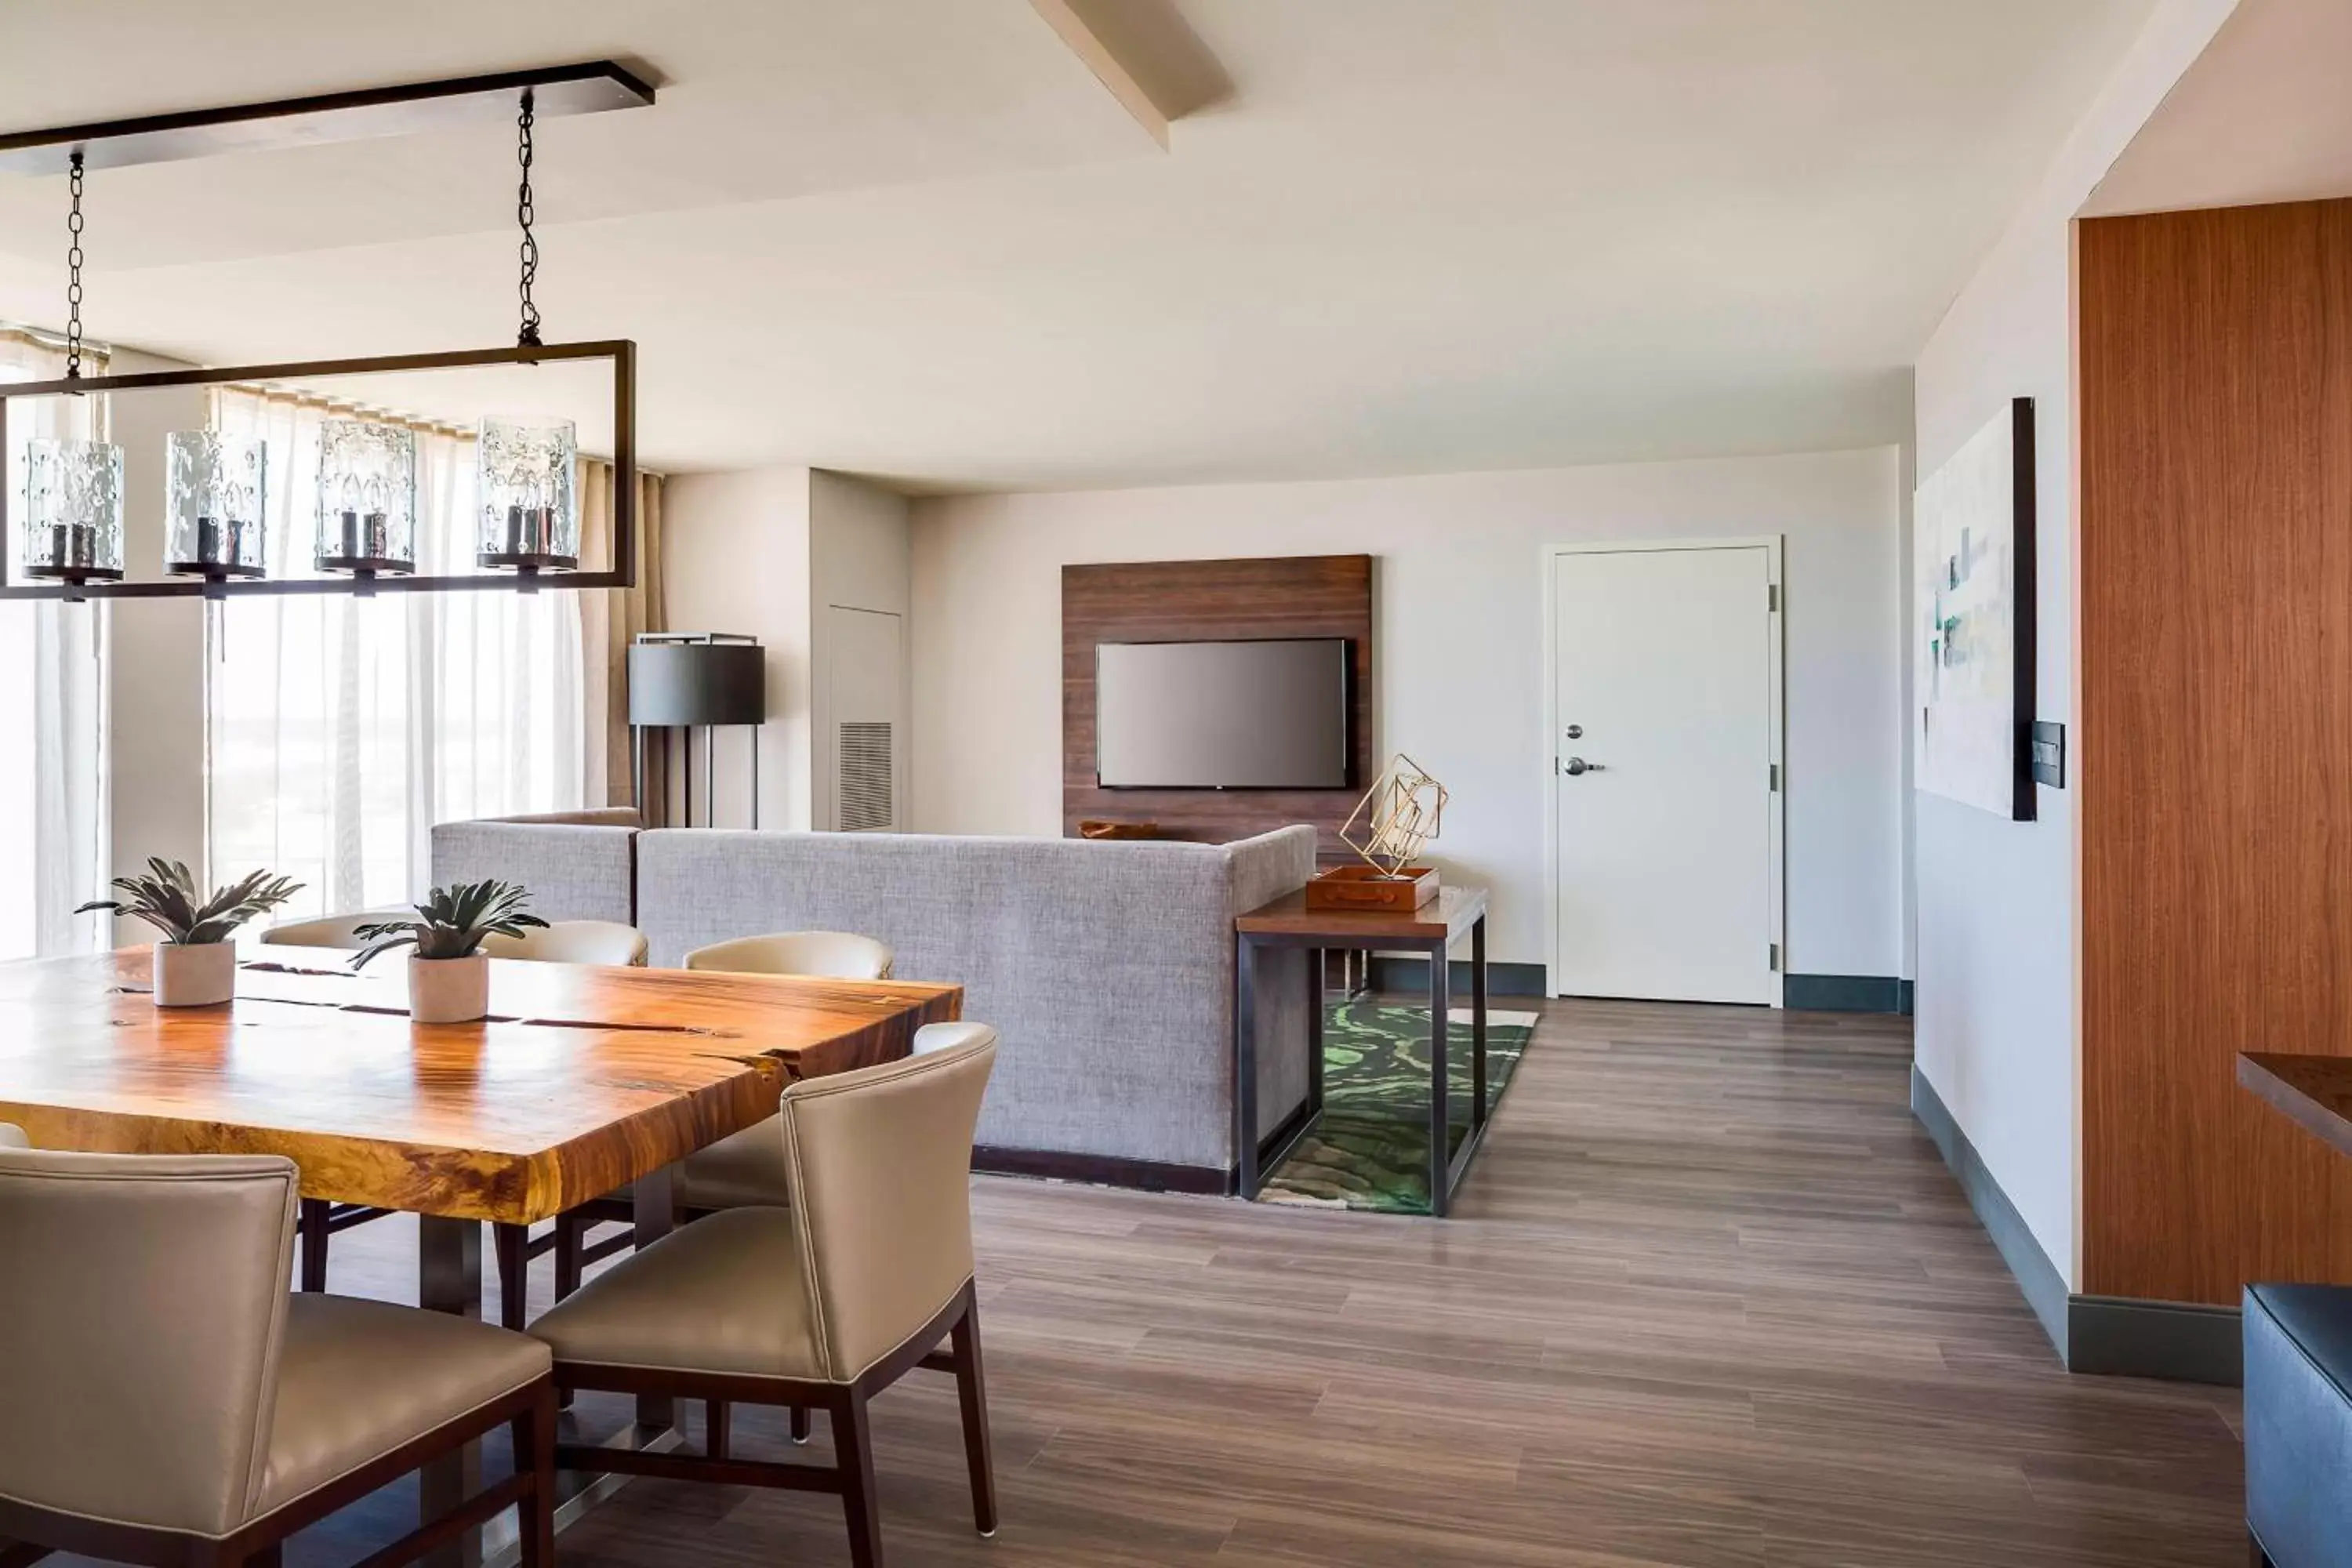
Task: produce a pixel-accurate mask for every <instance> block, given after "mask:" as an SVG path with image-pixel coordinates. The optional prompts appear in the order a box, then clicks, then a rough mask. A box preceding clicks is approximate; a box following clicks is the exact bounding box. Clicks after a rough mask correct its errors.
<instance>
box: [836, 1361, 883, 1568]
mask: <svg viewBox="0 0 2352 1568" xmlns="http://www.w3.org/2000/svg"><path fill="white" fill-rule="evenodd" d="M826 1414H827V1415H830V1416H831V1417H832V1418H833V1462H834V1465H835V1468H836V1469H837V1470H838V1471H839V1473H840V1476H841V1511H842V1512H843V1514H844V1515H845V1516H846V1518H847V1519H848V1521H849V1562H850V1568H882V1500H881V1498H880V1497H879V1496H878V1495H877V1493H876V1491H875V1489H874V1429H873V1426H872V1425H871V1424H870V1423H869V1422H868V1421H867V1419H866V1393H865V1391H864V1390H863V1389H859V1388H845V1389H843V1390H842V1391H841V1392H840V1394H837V1395H835V1398H834V1400H833V1401H832V1403H831V1405H830V1407H829V1408H828V1409H827V1411H826Z"/></svg>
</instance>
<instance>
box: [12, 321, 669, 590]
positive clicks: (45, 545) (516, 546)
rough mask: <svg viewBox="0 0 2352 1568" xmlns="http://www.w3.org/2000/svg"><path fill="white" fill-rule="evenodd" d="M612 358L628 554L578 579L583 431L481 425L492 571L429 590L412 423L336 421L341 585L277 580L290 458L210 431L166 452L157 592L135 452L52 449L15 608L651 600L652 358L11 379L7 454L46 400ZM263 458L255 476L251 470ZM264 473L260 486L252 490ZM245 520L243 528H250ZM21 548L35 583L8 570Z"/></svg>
mask: <svg viewBox="0 0 2352 1568" xmlns="http://www.w3.org/2000/svg"><path fill="white" fill-rule="evenodd" d="M597 361H604V362H605V363H608V364H609V365H610V366H611V375H612V409H613V497H612V505H613V542H612V557H611V560H610V562H609V563H606V564H605V565H604V566H603V567H601V568H599V569H593V570H588V571H579V570H574V569H572V568H573V567H574V566H576V565H578V564H583V563H581V562H580V559H579V552H580V514H579V498H578V496H577V494H576V493H575V491H574V488H573V483H572V458H573V456H574V451H573V443H572V435H571V430H570V427H569V426H568V425H562V424H561V423H560V422H553V421H548V422H541V423H538V424H531V425H523V424H518V423H517V422H514V421H510V420H507V419H503V418H500V417H499V416H490V417H488V418H486V419H484V420H483V421H482V425H483V430H482V438H481V443H480V446H479V448H478V462H477V465H476V469H477V478H476V481H475V494H474V500H475V506H474V512H475V540H476V544H477V552H476V555H475V563H476V564H477V565H478V566H479V567H481V568H482V570H480V571H478V572H470V573H465V574H442V575H435V576H424V575H420V574H417V573H416V572H415V564H416V547H415V521H416V495H415V488H416V480H415V454H414V448H413V447H408V448H406V456H405V458H403V457H402V455H401V446H402V442H401V440H400V439H394V437H397V438H406V437H408V436H409V432H408V431H407V430H406V429H405V428H404V427H402V426H394V425H389V424H374V423H370V422H367V421H365V420H362V419H352V420H331V421H329V422H328V432H327V435H326V436H325V437H323V438H322V439H321V440H320V466H319V475H318V479H319V483H318V514H319V515H318V518H317V527H316V532H315V536H314V537H315V544H314V550H313V552H312V553H311V558H310V561H309V563H308V564H309V565H310V567H311V568H312V569H313V570H315V571H319V572H324V573H332V574H335V575H331V576H310V577H286V576H276V575H264V574H263V573H265V572H269V573H275V572H277V571H278V570H280V569H281V568H282V565H283V563H266V562H263V561H261V560H260V559H259V553H258V552H259V540H260V534H261V513H262V508H263V504H264V497H265V490H266V487H267V486H268V485H269V484H271V483H273V482H283V481H280V480H277V479H274V478H273V476H272V472H271V465H272V464H277V465H278V466H279V467H282V466H283V463H282V461H281V460H280V459H278V458H275V457H272V456H271V455H270V454H268V452H267V451H266V450H250V451H248V450H246V449H243V448H259V447H261V443H259V442H258V441H252V442H243V441H238V440H236V439H233V438H230V437H223V436H219V435H217V434H216V433H214V432H210V431H174V432H173V433H172V434H171V436H169V437H166V440H167V442H168V449H167V451H166V453H165V466H166V470H167V473H168V480H167V486H166V490H167V494H166V500H165V511H166V516H165V519H164V524H165V526H164V529H163V533H164V539H165V543H164V548H163V560H161V561H158V562H156V563H152V567H153V569H154V570H157V571H159V572H161V573H163V575H161V576H157V577H143V576H131V575H130V569H131V566H132V565H133V564H135V563H128V562H126V561H125V560H124V559H123V553H122V535H123V527H122V504H123V503H122V459H123V453H122V448H121V447H118V446H115V445H113V444H111V443H109V442H103V441H65V440H36V441H34V442H32V443H31V452H30V454H29V458H30V460H29V461H28V462H27V463H26V487H25V492H24V493H22V494H12V493H10V492H11V490H12V489H13V487H11V486H8V485H5V484H0V545H5V547H0V600H8V599H74V600H79V599H176V598H213V599H224V598H236V597H240V596H242V595H252V594H360V595H367V594H374V593H410V594H415V593H425V594H434V593H450V592H463V591H468V590H480V589H494V588H506V589H512V588H517V587H523V588H530V587H536V586H544V587H551V588H632V587H635V585H636V569H635V568H636V548H635V539H636V513H637V452H636V445H637V443H636V426H637V422H636V362H637V346H636V344H635V343H634V342H628V341H627V340H625V339H618V340H614V341H612V342H585V343H533V344H529V345H520V346H517V347H514V348H495V349H465V350H460V351H458V352H457V353H425V354H389V355H383V356H380V357H376V358H372V359H345V360H312V361H306V362H302V363H288V364H257V365H235V366H229V367H226V368H222V369H196V370H169V371H145V372H140V373H137V374H129V375H97V376H76V377H73V378H71V379H69V380H61V381H37V382H0V452H5V451H8V450H9V449H10V448H11V442H12V437H11V436H10V433H9V425H10V421H9V410H10V407H11V405H16V404H21V403H24V402H25V401H26V400H27V399H30V398H36V397H58V396H68V395H81V394H89V393H107V392H140V391H155V390H161V389H164V388H170V387H195V386H224V385H236V386H254V385H260V386H263V387H268V386H272V385H278V384H288V383H295V384H299V383H301V382H303V381H305V380H310V379H324V378H330V377H334V378H341V377H347V376H357V375H373V374H396V373H400V372H417V371H438V370H466V369H473V368H478V367H483V366H493V365H534V364H555V363H566V362H589V363H593V362H597ZM248 457H249V458H250V459H251V461H250V463H249V464H248V463H247V460H246V459H247V458H248ZM247 474H249V475H250V479H249V481H248V480H247V477H246V476H247ZM240 513H242V515H240ZM20 549H21V551H22V558H23V562H24V576H23V577H22V578H21V579H20V578H19V577H17V576H16V575H13V574H12V573H11V567H10V562H11V560H12V558H14V557H16V555H17V553H18V551H19V550H20Z"/></svg>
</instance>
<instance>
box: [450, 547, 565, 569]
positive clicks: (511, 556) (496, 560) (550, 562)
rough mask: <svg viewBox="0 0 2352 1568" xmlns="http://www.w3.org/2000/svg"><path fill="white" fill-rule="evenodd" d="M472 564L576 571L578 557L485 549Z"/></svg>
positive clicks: (507, 567) (505, 567)
mask: <svg viewBox="0 0 2352 1568" xmlns="http://www.w3.org/2000/svg"><path fill="white" fill-rule="evenodd" d="M474 564H475V565H477V566H494V567H501V568H504V569H505V570H507V571H509V572H577V571H578V570H579V569H580V557H578V556H577V555H541V554H536V553H533V552H529V551H521V552H509V551H504V550H485V551H483V552H480V553H479V554H478V555H476V556H475V557H474Z"/></svg>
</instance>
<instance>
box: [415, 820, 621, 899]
mask: <svg viewBox="0 0 2352 1568" xmlns="http://www.w3.org/2000/svg"><path fill="white" fill-rule="evenodd" d="M629 816H630V818H631V820H634V818H635V813H631V814H629ZM636 840H637V830H636V829H635V827H634V826H624V825H621V824H618V823H614V824H610V825H603V824H597V823H577V822H533V821H520V820H517V821H500V820H498V819H497V818H488V819H486V820H483V821H480V822H444V823H440V824H437V825H436V826H435V827H434V829H433V885H434V886H435V887H436V888H446V887H447V886H449V885H450V884H451V883H453V882H478V881H480V880H482V879H485V878H493V877H494V878H496V879H499V881H502V882H520V883H521V884H522V885H523V886H524V887H526V888H528V889H530V912H531V913H532V914H535V915H537V916H538V917H539V918H540V919H541V920H545V921H615V922H617V923H619V924H622V925H635V924H636V923H637V921H636Z"/></svg>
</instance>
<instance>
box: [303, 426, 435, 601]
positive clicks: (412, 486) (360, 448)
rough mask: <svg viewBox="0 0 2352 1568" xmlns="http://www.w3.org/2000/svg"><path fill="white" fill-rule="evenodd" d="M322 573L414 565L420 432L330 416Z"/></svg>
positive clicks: (322, 473) (324, 446) (322, 447)
mask: <svg viewBox="0 0 2352 1568" xmlns="http://www.w3.org/2000/svg"><path fill="white" fill-rule="evenodd" d="M317 563H318V568H319V570H320V571H321V572H350V573H352V574H356V575H360V576H366V577H373V576H375V575H377V574H387V573H389V574H405V573H409V572H414V571H415V570H416V435H415V432H414V431H412V430H407V429H404V428H403V427H401V426H397V425H375V424H371V423H369V422H367V421H365V420H361V419H330V420H328V421H327V422H326V423H325V424H324V425H323V426H320V430H319V543H318V554H317Z"/></svg>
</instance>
